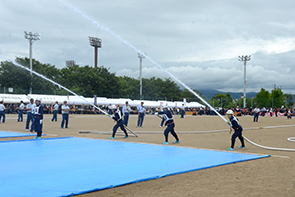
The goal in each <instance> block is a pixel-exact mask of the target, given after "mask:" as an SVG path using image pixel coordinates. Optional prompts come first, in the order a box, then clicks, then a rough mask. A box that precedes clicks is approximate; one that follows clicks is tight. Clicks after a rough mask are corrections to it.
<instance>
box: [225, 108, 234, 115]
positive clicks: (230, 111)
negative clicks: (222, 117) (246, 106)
mask: <svg viewBox="0 0 295 197" xmlns="http://www.w3.org/2000/svg"><path fill="white" fill-rule="evenodd" d="M226 114H227V115H228V114H231V115H233V114H234V112H233V110H231V109H229V110H227V112H226Z"/></svg>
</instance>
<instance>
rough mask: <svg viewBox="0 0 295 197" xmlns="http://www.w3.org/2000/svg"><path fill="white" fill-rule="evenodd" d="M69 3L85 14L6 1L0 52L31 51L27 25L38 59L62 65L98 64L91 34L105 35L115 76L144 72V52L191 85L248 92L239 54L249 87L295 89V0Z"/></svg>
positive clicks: (0, 2)
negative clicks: (243, 59) (141, 56)
mask: <svg viewBox="0 0 295 197" xmlns="http://www.w3.org/2000/svg"><path fill="white" fill-rule="evenodd" d="M65 2H68V3H70V4H71V5H73V6H74V7H75V8H77V9H78V10H79V11H81V12H82V13H84V17H83V15H81V14H79V13H77V12H74V10H73V9H72V8H70V7H68V6H66V5H65V4H64V3H63V2H62V0H26V1H20V0H0V17H1V20H0V27H1V31H0V56H2V57H4V58H7V59H11V60H14V59H15V57H29V41H28V40H26V39H25V38H24V31H28V32H30V31H31V32H32V33H36V32H38V33H40V34H41V40H39V41H36V42H34V44H33V58H35V59H37V60H39V61H40V62H42V63H49V64H52V65H55V66H56V67H57V68H62V67H65V61H66V60H75V61H76V64H78V65H80V66H85V65H90V66H93V65H94V49H93V47H91V46H90V45H89V39H88V36H93V37H98V38H101V39H102V48H101V49H99V65H103V66H105V67H107V68H110V72H114V73H116V75H117V76H123V75H126V76H130V77H134V78H138V77H139V58H138V57H137V51H136V50H139V51H142V52H144V53H146V54H147V56H148V57H150V58H151V59H152V60H153V61H155V62H156V63H157V64H159V65H161V66H162V67H163V68H164V69H165V70H168V71H169V72H170V73H171V74H173V75H174V76H175V77H177V78H178V79H179V80H181V81H182V82H184V83H185V84H187V85H188V86H189V87H191V88H194V89H197V90H198V89H217V90H222V91H233V92H243V87H244V86H243V84H244V69H243V62H240V61H238V56H241V55H251V60H250V61H249V62H248V63H247V92H250V91H255V92H258V91H259V90H260V88H261V87H263V88H265V89H267V90H271V89H272V88H273V87H274V84H276V86H277V87H281V88H282V90H283V92H284V93H295V90H294V89H295V80H294V74H295V12H294V7H295V1H293V0H283V1H282V0H280V1H279V0H248V1H244V0H243V1H242V0H223V1H220V0H209V1H205V0H202V1H201V0H173V1H172V0H158V1H156V0H109V1H105V0H95V1H94V0H83V1H81V0H67V1H65ZM76 11H77V10H76ZM87 16H89V17H90V18H91V19H90V20H87V19H85V17H87ZM96 22H97V23H96ZM102 26H103V27H105V28H101V27H102ZM109 30H110V31H112V32H113V33H114V34H115V35H116V36H119V38H118V37H115V36H114V35H112V34H111V33H110V32H109ZM122 40H124V41H127V43H123V42H122ZM130 46H134V47H135V49H136V50H134V49H133V48H132V47H130ZM0 60H1V57H0ZM2 60H3V58H2ZM152 76H156V77H161V78H168V77H169V75H168V74H167V73H165V72H163V71H162V70H161V69H159V68H158V67H157V66H156V65H155V64H154V63H152V62H150V61H149V60H148V59H147V58H145V59H143V77H145V78H148V77H152Z"/></svg>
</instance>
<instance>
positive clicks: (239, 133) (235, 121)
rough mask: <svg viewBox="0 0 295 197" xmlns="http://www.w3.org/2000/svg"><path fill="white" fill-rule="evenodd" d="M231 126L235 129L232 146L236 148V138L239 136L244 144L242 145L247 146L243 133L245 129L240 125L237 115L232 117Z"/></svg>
mask: <svg viewBox="0 0 295 197" xmlns="http://www.w3.org/2000/svg"><path fill="white" fill-rule="evenodd" d="M230 123H231V124H230V126H231V127H232V128H233V129H234V131H235V132H234V133H233V135H232V137H231V148H234V146H235V141H236V138H237V137H238V138H239V139H240V141H241V144H242V147H245V144H244V138H243V135H242V131H243V128H242V126H241V125H240V123H239V120H238V119H237V118H236V117H235V116H232V117H231V118H230Z"/></svg>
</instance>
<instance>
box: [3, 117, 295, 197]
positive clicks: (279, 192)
mask: <svg viewBox="0 0 295 197" xmlns="http://www.w3.org/2000/svg"><path fill="white" fill-rule="evenodd" d="M6 118H7V119H6V123H5V124H1V125H0V127H1V130H3V131H18V132H25V130H24V128H25V122H17V121H16V119H17V115H7V116H6ZM58 118H59V119H58V121H57V122H56V123H55V122H54V123H51V122H50V119H51V115H45V119H44V125H43V132H44V133H46V134H47V136H45V137H44V138H49V137H65V136H75V137H83V138H93V139H105V140H108V138H109V137H110V136H111V133H110V132H111V130H112V127H113V125H114V122H113V120H111V119H110V118H108V117H107V116H103V115H70V123H69V129H61V128H60V122H61V116H60V115H58ZM174 120H175V124H176V132H178V135H179V138H180V142H181V143H180V144H177V145H174V144H173V145H172V142H173V141H174V139H173V137H172V136H171V135H170V136H169V142H170V144H169V145H168V146H182V147H193V148H199V149H210V150H222V151H223V150H224V151H225V150H226V149H227V148H229V146H230V137H231V135H230V134H229V132H228V131H229V127H228V126H227V125H226V123H225V122H224V121H223V120H222V119H221V118H220V117H217V116H214V117H212V116H186V117H185V118H184V119H180V118H179V116H175V117H174ZM239 120H240V123H241V125H242V126H243V127H244V129H245V130H244V132H243V133H244V135H245V136H246V137H247V138H249V139H250V140H252V141H254V142H256V143H258V144H261V145H264V146H269V147H278V148H290V149H295V143H293V142H289V141H287V138H289V137H295V133H294V131H295V120H294V119H291V120H287V118H285V117H277V118H276V117H259V122H258V123H254V122H252V121H253V117H250V116H246V117H239ZM136 122H137V116H135V115H131V116H130V120H129V125H128V126H129V128H130V129H132V130H133V131H134V132H136V133H137V134H138V136H139V137H138V138H136V137H131V136H132V134H130V138H128V139H123V135H122V132H121V131H118V133H117V135H116V139H115V140H116V141H128V142H136V143H150V144H162V143H163V142H164V136H163V135H162V133H163V130H164V128H160V127H159V125H160V122H161V119H159V118H158V117H156V116H152V115H147V116H145V120H144V124H143V128H136ZM286 125H294V127H293V126H292V127H286ZM268 126H276V127H274V128H266V127H268ZM251 128H252V129H251ZM223 130H224V131H223ZM79 131H94V132H109V134H98V133H88V134H81V133H79ZM203 131H208V133H198V132H203ZM209 131H217V132H214V133H212V132H209ZM31 138H32V137H22V138H3V139H0V140H2V141H3V140H19V139H31ZM239 145H240V142H239V141H238V140H237V142H236V146H235V151H236V152H242V153H254V154H263V155H268V154H270V155H271V157H268V158H264V159H258V160H252V161H246V162H240V163H235V164H230V165H224V166H219V167H214V168H209V169H204V170H199V171H194V172H188V173H184V174H179V175H174V176H168V177H164V178H160V179H156V180H150V181H145V182H140V183H135V184H130V185H124V186H121V187H116V188H112V189H106V190H102V191H97V192H93V193H89V194H83V195H80V196H83V197H94V196H294V193H295V169H294V166H295V152H286V151H272V150H266V149H262V148H259V147H256V146H253V145H251V144H249V143H247V142H246V149H238V148H237V147H238V146H239Z"/></svg>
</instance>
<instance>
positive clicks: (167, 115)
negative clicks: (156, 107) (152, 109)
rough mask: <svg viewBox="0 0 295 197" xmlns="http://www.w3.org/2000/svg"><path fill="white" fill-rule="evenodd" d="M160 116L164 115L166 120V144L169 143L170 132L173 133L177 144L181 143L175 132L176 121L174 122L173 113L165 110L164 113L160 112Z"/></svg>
mask: <svg viewBox="0 0 295 197" xmlns="http://www.w3.org/2000/svg"><path fill="white" fill-rule="evenodd" d="M158 114H163V119H165V121H166V122H165V126H167V127H166V129H165V131H164V136H165V142H168V134H169V132H171V134H172V135H173V137H174V138H175V139H176V141H177V142H179V139H178V136H177V134H176V133H175V131H174V127H175V124H174V121H173V116H172V113H171V112H170V111H169V110H165V111H163V112H159V113H158Z"/></svg>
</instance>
